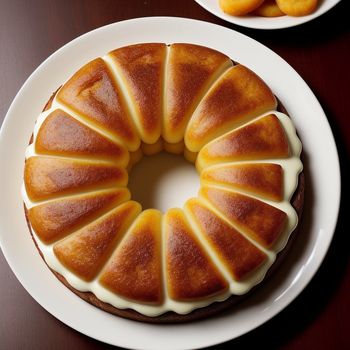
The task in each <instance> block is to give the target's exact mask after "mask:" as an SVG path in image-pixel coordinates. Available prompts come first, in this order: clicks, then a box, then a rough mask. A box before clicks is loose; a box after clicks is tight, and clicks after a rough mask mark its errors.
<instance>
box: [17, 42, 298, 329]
mask: <svg viewBox="0 0 350 350" xmlns="http://www.w3.org/2000/svg"><path fill="white" fill-rule="evenodd" d="M281 110H282V111H283V108H282V107H281V105H279V104H278V102H277V99H276V97H275V96H274V94H273V93H272V91H271V90H270V88H269V87H268V86H267V85H266V83H265V82H264V81H263V80H262V79H261V78H260V77H258V76H257V75H256V74H255V73H254V72H252V71H251V70H250V69H248V68H247V67H245V66H243V65H241V64H238V63H235V62H234V61H232V60H231V59H230V58H229V57H227V56H226V55H224V54H223V53H221V52H218V51H216V50H213V49H210V48H207V47H203V46H198V45H194V44H185V43H176V44H171V45H166V44H163V43H144V44H136V45H130V46H126V47H122V48H118V49H116V50H114V51H111V52H110V53H108V54H107V55H106V56H104V57H102V58H97V59H95V60H93V61H91V62H89V63H87V64H86V65H85V66H83V67H82V68H81V69H80V70H79V71H77V72H76V73H75V74H74V75H73V76H72V77H71V78H70V79H69V80H68V81H67V82H66V83H64V85H63V86H61V87H60V88H59V89H58V91H56V92H55V93H54V94H53V96H52V97H51V99H50V100H49V102H48V103H47V105H46V106H45V109H44V111H43V112H42V113H41V114H40V116H39V117H38V119H37V122H36V125H35V129H34V132H33V136H32V139H31V142H30V145H29V146H28V148H27V151H26V162H25V169H24V186H23V199H24V203H25V210H26V215H27V219H28V225H29V228H30V231H31V234H32V236H33V239H34V241H35V243H36V245H37V247H38V249H39V252H40V253H41V255H42V257H43V258H44V260H45V262H46V263H47V265H48V266H49V267H50V268H51V270H52V271H53V272H54V273H55V275H56V276H57V277H58V278H59V279H60V280H61V281H62V282H63V283H64V284H65V285H66V286H67V287H69V288H70V289H71V290H73V291H74V292H75V293H76V294H78V295H79V296H81V297H82V298H84V299H85V300H87V301H89V302H90V303H92V304H94V305H96V306H98V307H100V308H101V309H104V310H106V311H109V312H112V313H115V314H117V315H121V316H124V317H128V318H132V319H136V320H145V321H150V322H173V321H186V320H191V319H195V318H199V317H203V316H205V315H208V314H211V313H213V312H214V311H215V310H220V309H223V308H224V306H225V305H227V303H232V300H238V299H239V298H240V297H239V296H242V295H244V294H246V293H247V292H249V291H250V290H251V289H252V288H253V287H254V286H256V285H257V284H259V283H260V282H261V281H262V280H263V279H264V277H265V275H266V274H267V272H268V270H269V269H270V267H271V266H272V265H273V264H274V265H276V263H275V261H276V258H277V257H278V256H280V255H282V254H281V253H280V252H281V251H282V250H283V252H285V251H286V245H287V242H288V239H289V237H290V236H291V234H292V233H293V231H295V229H296V228H297V226H298V216H299V217H300V214H301V210H302V205H303V188H304V186H303V181H300V180H299V178H300V179H301V180H302V177H300V174H301V173H302V168H303V166H302V162H301V161H300V154H301V142H300V141H299V139H298V137H297V135H296V131H295V128H294V126H293V124H292V121H291V119H290V118H289V117H288V116H287V114H285V113H282V112H281ZM162 150H165V151H167V152H170V153H175V154H184V156H185V158H186V159H187V160H189V161H191V162H194V163H195V164H196V168H197V170H198V173H199V176H200V183H201V186H200V190H199V193H198V196H197V197H195V198H190V199H188V201H187V202H186V203H185V204H184V206H183V208H172V209H169V210H168V211H167V212H166V213H164V214H163V213H161V212H160V211H158V210H156V209H147V210H142V208H141V205H140V204H139V203H137V202H135V201H132V200H131V194H130V192H129V190H128V188H127V183H128V171H130V169H131V168H132V166H133V165H134V164H135V163H136V162H137V161H139V160H140V159H141V158H142V156H143V155H152V154H155V153H157V152H160V151H162ZM290 241H291V240H290ZM277 260H278V259H277ZM271 270H272V269H270V271H271ZM225 300H226V302H224V301H225ZM215 302H221V303H215ZM217 305H219V307H218V306H217Z"/></svg>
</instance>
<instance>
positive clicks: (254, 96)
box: [185, 65, 277, 152]
mask: <svg viewBox="0 0 350 350" xmlns="http://www.w3.org/2000/svg"><path fill="white" fill-rule="evenodd" d="M276 107H277V101H276V98H275V97H274V95H273V93H272V92H271V90H270V88H269V87H268V86H267V85H266V84H265V82H264V81H263V80H262V79H261V78H259V77H258V76H257V75H256V74H255V73H254V72H252V71H251V70H250V69H248V68H246V67H245V66H243V65H236V66H233V67H232V68H230V69H229V70H228V71H227V72H225V74H224V75H223V76H222V77H221V78H220V79H219V80H218V81H217V82H216V83H215V84H214V86H213V87H212V88H211V89H210V90H209V92H208V93H207V95H206V96H205V97H204V98H203V100H202V101H201V103H200V104H199V106H198V107H197V109H196V111H195V113H194V114H193V116H192V118H191V120H190V122H189V124H188V126H187V129H186V132H185V144H186V147H187V148H188V149H189V150H190V151H192V152H198V151H199V150H200V149H201V148H202V147H203V146H204V145H205V144H207V143H208V142H210V141H211V140H213V139H214V138H216V137H218V136H220V135H223V134H224V133H226V132H228V131H230V130H232V129H234V128H236V127H238V126H240V125H242V124H243V123H246V122H248V121H249V120H251V119H252V118H254V117H257V116H259V115H261V114H263V113H266V112H268V111H270V110H274V109H276Z"/></svg>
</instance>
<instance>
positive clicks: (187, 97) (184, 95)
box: [162, 43, 232, 143]
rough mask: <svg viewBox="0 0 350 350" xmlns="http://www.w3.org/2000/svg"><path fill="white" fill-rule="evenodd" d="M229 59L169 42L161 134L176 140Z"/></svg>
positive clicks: (210, 50)
mask: <svg viewBox="0 0 350 350" xmlns="http://www.w3.org/2000/svg"><path fill="white" fill-rule="evenodd" d="M230 66H232V61H231V60H230V59H229V57H227V56H226V55H224V54H223V53H221V52H218V51H216V50H213V49H210V48H207V47H203V46H200V45H193V44H183V43H178V44H172V45H171V46H170V50H169V57H168V65H167V71H166V75H165V76H166V86H165V100H164V101H165V106H164V121H163V133H162V136H163V138H164V139H165V141H167V142H169V143H178V142H180V141H181V140H182V139H183V137H184V133H185V129H186V126H187V123H188V121H189V119H190V117H191V115H192V113H193V112H194V110H195V108H196V107H197V105H198V103H199V102H200V100H201V99H202V98H203V96H204V94H205V93H206V92H207V91H208V89H209V88H210V86H211V85H212V84H213V83H214V82H215V80H216V79H217V78H218V77H219V76H220V75H221V74H222V73H223V72H224V71H225V70H226V69H228V68H229V67H230Z"/></svg>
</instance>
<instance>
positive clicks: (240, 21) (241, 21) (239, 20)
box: [194, 0, 341, 30]
mask: <svg viewBox="0 0 350 350" xmlns="http://www.w3.org/2000/svg"><path fill="white" fill-rule="evenodd" d="M194 1H195V2H196V3H197V4H198V5H199V6H201V7H202V8H204V9H205V10H206V11H208V12H210V13H211V14H212V15H214V16H216V17H218V18H221V19H223V20H224V21H226V22H229V23H232V24H236V25H239V26H241V27H246V28H252V29H259V30H278V29H286V28H292V27H297V26H300V25H302V24H304V23H307V22H310V21H312V20H314V19H316V18H318V17H320V16H322V15H324V14H325V13H326V12H328V11H329V10H331V9H332V8H333V7H334V6H336V5H337V4H338V3H339V2H340V1H341V0H334V2H333V3H331V4H329V5H326V4H321V6H320V8H319V9H316V11H315V12H314V13H311V14H310V15H307V16H301V17H292V19H293V20H294V21H295V23H285V24H280V25H278V24H277V25H274V22H273V20H274V17H260V18H265V19H269V20H272V21H271V24H269V23H267V24H266V25H263V24H254V21H253V24H251V23H250V22H249V21H247V19H246V18H244V17H239V16H230V15H228V14H225V13H224V12H223V11H220V10H218V11H215V10H214V11H213V10H212V9H211V8H210V6H209V5H208V4H207V2H208V0H194ZM209 1H213V0H209ZM214 1H218V0H214ZM323 1H327V0H323ZM290 17H291V16H288V18H290ZM275 18H280V17H275Z"/></svg>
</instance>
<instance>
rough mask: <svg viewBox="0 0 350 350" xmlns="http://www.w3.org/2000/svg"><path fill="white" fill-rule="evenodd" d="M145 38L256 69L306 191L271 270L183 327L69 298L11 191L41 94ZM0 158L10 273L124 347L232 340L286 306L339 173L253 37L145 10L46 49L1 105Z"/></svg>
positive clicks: (305, 272) (92, 332)
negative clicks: (296, 223) (297, 229)
mask: <svg viewBox="0 0 350 350" xmlns="http://www.w3.org/2000/svg"><path fill="white" fill-rule="evenodd" d="M150 41H159V42H167V43H172V42H191V43H197V44H202V45H206V46H209V47H212V48H215V49H217V50H220V51H222V52H225V53H226V54H227V55H229V56H230V57H232V58H233V59H235V60H237V61H239V62H241V63H243V64H245V65H247V66H249V67H250V68H252V69H253V70H254V71H255V72H257V73H258V74H259V75H260V76H262V77H263V79H265V81H266V82H267V83H268V84H269V85H270V87H271V88H272V89H273V91H275V93H276V94H277V95H278V97H279V98H280V99H281V101H282V102H283V104H284V105H285V107H286V108H287V110H288V111H289V112H290V115H291V116H292V118H293V120H294V122H295V125H296V128H297V130H298V133H299V135H300V138H301V140H302V141H303V144H304V153H305V156H306V160H307V162H306V175H307V177H308V181H309V183H308V184H307V191H308V193H309V195H310V194H311V195H312V202H307V205H306V208H305V218H307V219H308V220H307V223H306V224H307V225H306V226H304V231H303V234H302V235H301V236H300V238H299V239H298V241H297V242H296V246H295V247H293V254H291V255H290V256H289V258H288V260H287V261H286V263H285V264H284V265H283V268H282V269H281V271H279V272H278V274H277V275H275V276H274V278H273V279H272V280H271V281H269V282H268V283H266V284H265V285H264V287H263V288H261V289H260V290H259V291H258V293H255V294H254V295H252V297H251V298H249V299H248V300H247V301H246V302H244V303H242V304H241V305H239V307H237V308H234V309H232V310H231V311H230V312H228V313H225V314H220V315H218V316H215V317H212V318H209V319H207V320H204V321H200V322H194V323H190V324H183V325H181V324H180V325H151V324H145V323H138V322H134V321H129V320H125V319H122V318H119V317H116V316H113V315H110V314H108V313H105V312H103V311H100V310H99V309H97V308H95V307H93V306H91V305H89V304H87V303H86V302H84V301H83V300H81V299H80V298H78V297H77V296H75V295H74V294H73V293H72V292H70V291H69V290H68V289H67V288H66V287H64V286H63V285H62V284H61V283H60V282H59V281H58V280H57V279H56V278H55V277H54V275H53V274H52V273H51V272H50V271H49V269H48V268H47V267H46V265H45V264H44V263H43V261H42V260H41V258H40V256H39V254H38V252H37V250H36V248H35V246H34V244H33V242H32V240H31V238H30V235H29V233H28V229H27V225H26V222H25V218H24V214H23V205H22V200H21V196H20V188H21V184H22V171H23V161H24V151H25V148H26V146H27V142H28V140H29V137H30V135H31V133H32V129H33V126H34V121H35V119H36V117H37V115H38V113H39V112H40V110H41V109H42V107H43V105H44V104H45V102H46V101H47V99H48V97H49V96H50V94H51V92H53V91H55V89H56V88H57V87H58V86H59V85H60V84H61V83H62V82H63V81H65V79H67V78H68V77H69V76H70V75H71V74H72V73H73V72H74V71H75V70H76V69H77V68H79V67H80V66H81V65H82V64H84V63H86V62H87V61H89V60H91V59H92V58H95V57H96V56H99V55H103V54H104V53H106V52H108V51H109V50H111V49H114V48H117V47H119V46H123V45H128V44H132V43H140V42H150ZM228 43H232V45H228ZM256 57H259V59H258V60H257V59H256ZM315 126H317V132H315ZM325 160H327V161H325ZM0 165H1V171H0V193H1V197H0V238H1V247H2V249H3V252H4V254H5V257H6V259H7V261H8V263H9V264H10V266H11V268H12V270H13V271H14V273H15V274H16V276H17V278H18V279H19V280H20V282H21V283H22V284H23V286H24V287H25V288H26V289H27V291H28V292H29V293H30V294H31V295H32V296H33V298H34V299H35V300H37V302H38V303H39V304H40V305H42V306H43V307H44V308H45V309H46V310H47V311H48V312H50V313H51V314H53V315H54V316H55V317H57V318H58V319H59V320H61V321H62V322H64V323H66V324H67V325H69V326H71V327H72V328H74V329H76V330H78V331H80V332H82V333H84V334H86V335H89V336H90V337H93V338H96V339H99V340H101V341H104V342H107V343H110V344H114V345H118V346H122V347H125V348H134V349H152V350H156V349H164V348H167V349H169V350H172V349H194V348H200V347H205V346H210V345H213V344H217V343H220V342H223V341H226V340H229V339H232V338H235V337H237V336H239V335H241V334H244V333H246V332H248V331H250V330H252V329H254V328H255V327H257V326H259V325H261V324H262V323H264V322H266V321H267V320H269V319H270V318H271V317H273V316H274V315H276V314H277V313H278V312H280V311H281V310H282V309H283V308H284V307H286V306H287V305H288V304H289V303H290V302H291V301H292V300H293V299H294V298H295V297H296V296H297V295H298V294H299V293H300V292H301V291H302V290H303V288H304V287H305V286H306V284H307V283H308V282H309V281H310V279H311V278H312V276H313V275H314V274H315V272H316V270H317V269H318V267H319V266H320V264H321V262H322V260H323V258H324V256H325V254H326V252H327V249H328V246H329V244H330V241H331V239H332V235H333V231H334V228H335V224H336V220H337V214H338V208H339V196H340V173H339V164H338V156H337V151H336V147H335V143H334V139H333V136H332V133H331V130H330V127H329V125H328V122H327V119H326V117H325V115H324V112H323V110H322V109H321V107H320V105H319V103H318V101H317V99H316V98H315V96H314V95H313V93H312V92H311V90H310V89H309V88H308V86H307V85H306V83H305V82H304V81H303V80H302V78H301V77H300V76H299V75H298V74H297V73H296V72H295V71H294V70H293V69H292V68H291V67H290V66H289V65H288V64H287V63H286V62H285V61H284V60H283V59H282V58H280V57H279V56H278V55H276V54H275V53H273V52H272V51H271V50H269V49H268V48H266V47H264V46H263V45H261V44H259V43H258V42H256V41H254V40H252V39H250V38H248V37H246V36H244V35H242V34H240V33H237V32H235V31H233V30H230V29H227V28H224V27H220V26H217V25H213V24H209V23H206V22H200V21H195V20H190V19H182V18H172V17H151V18H139V19H133V20H129V21H124V22H119V23H114V24H111V25H108V26H106V27H102V28H99V29H96V30H94V31H92V32H90V33H87V34H85V35H83V36H81V37H79V38H77V39H75V40H73V41H72V42H70V43H69V44H67V45H65V46H64V47H62V48H61V49H60V50H58V51H57V52H55V53H54V54H53V55H52V56H50V57H49V58H48V59H47V60H46V61H45V62H44V63H42V64H41V65H40V66H39V67H38V68H37V69H36V71H35V72H34V73H33V74H32V75H31V76H30V77H29V78H28V80H27V81H26V83H25V84H24V85H23V87H22V88H21V90H20V91H19V92H18V94H17V96H16V98H15V99H14V101H13V103H12V105H11V107H10V109H9V111H8V114H7V116H6V118H5V121H4V123H3V126H2V129H1V134H0ZM329 184H332V186H329Z"/></svg>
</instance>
